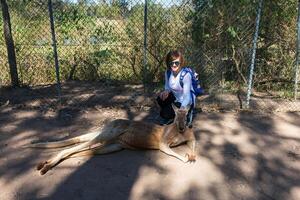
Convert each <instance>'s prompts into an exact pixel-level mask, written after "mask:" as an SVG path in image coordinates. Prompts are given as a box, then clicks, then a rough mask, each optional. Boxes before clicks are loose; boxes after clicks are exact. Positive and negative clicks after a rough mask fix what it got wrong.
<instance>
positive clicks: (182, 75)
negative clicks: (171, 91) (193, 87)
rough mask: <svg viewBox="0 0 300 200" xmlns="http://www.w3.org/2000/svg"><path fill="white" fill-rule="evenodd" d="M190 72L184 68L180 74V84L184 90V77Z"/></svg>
mask: <svg viewBox="0 0 300 200" xmlns="http://www.w3.org/2000/svg"><path fill="white" fill-rule="evenodd" d="M188 72H189V71H188V70H187V69H186V67H183V68H182V70H181V72H180V77H179V83H180V86H181V87H182V88H183V78H184V76H185V75H186V74H187V73H188Z"/></svg>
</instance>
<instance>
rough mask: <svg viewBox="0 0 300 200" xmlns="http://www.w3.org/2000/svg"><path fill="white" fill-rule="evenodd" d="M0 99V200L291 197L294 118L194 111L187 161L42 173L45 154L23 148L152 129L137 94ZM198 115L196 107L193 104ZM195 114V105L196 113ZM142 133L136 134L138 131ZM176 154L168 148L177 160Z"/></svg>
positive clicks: (126, 154) (72, 162)
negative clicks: (193, 157)
mask: <svg viewBox="0 0 300 200" xmlns="http://www.w3.org/2000/svg"><path fill="white" fill-rule="evenodd" d="M55 89H56V88H55V87H54V86H46V87H45V86H44V87H39V88H38V87H37V88H35V89H29V88H27V89H26V88H22V89H14V90H11V89H5V90H4V89H3V90H1V94H0V105H1V107H0V199H1V200H15V199H20V200H27V199H30V200H31V199H75V200H76V199H89V200H90V199H101V200H102V199H104V200H105V199H108V200H120V199H131V200H140V199H151V200H152V199H162V200H169V199H170V200H186V199H193V200H198V199H199V200H200V199H201V200H202V199H203V200H227V199H228V200H232V199H245V200H252V199H258V200H261V199H266V200H268V199H271V200H273V199H278V200H279V199H280V200H283V199H284V200H288V199H289V200H298V199H300V113H299V112H284V113H283V112H276V113H262V112H260V113H255V112H226V111H223V112H219V111H215V112H209V111H206V110H205V109H204V110H203V112H198V114H197V116H196V118H195V120H194V129H195V135H196V138H197V141H198V144H197V155H198V157H197V161H196V162H195V163H192V164H191V163H188V164H185V163H182V162H181V161H179V160H177V159H175V158H173V157H169V156H167V155H165V154H163V153H161V152H159V151H129V150H124V151H121V152H117V153H113V154H108V155H102V156H100V155H99V156H95V157H79V158H70V159H67V160H65V161H63V162H62V163H60V164H59V165H58V166H56V167H55V168H54V169H52V170H51V171H49V172H48V173H47V174H46V175H44V176H41V175H40V174H39V173H38V172H37V171H36V170H35V166H36V164H37V163H38V162H40V161H42V160H44V159H47V158H48V157H49V156H50V155H52V154H53V153H54V152H55V150H42V149H27V148H22V146H23V145H25V144H28V143H30V142H32V141H37V140H42V141H47V140H57V139H62V138H67V137H72V136H76V135H79V134H82V133H85V132H88V131H90V130H94V129H97V128H99V127H102V126H103V124H104V123H105V121H106V120H107V119H116V118H128V119H132V120H146V121H151V122H154V123H157V119H158V117H157V116H158V109H157V107H156V106H155V105H154V104H153V98H152V97H151V95H150V96H147V95H143V90H142V88H141V87H140V86H127V85H123V86H122V87H121V86H105V85H101V84H93V85H91V84H88V83H76V84H75V83H67V84H64V85H63V90H62V94H63V98H62V100H61V105H60V106H58V105H57V99H56V97H55V94H56V92H55ZM199 106H200V107H201V103H199ZM198 111H199V107H198ZM141 131H142V130H141ZM185 150H187V147H186V146H180V147H177V148H175V151H177V152H179V153H181V154H184V152H185Z"/></svg>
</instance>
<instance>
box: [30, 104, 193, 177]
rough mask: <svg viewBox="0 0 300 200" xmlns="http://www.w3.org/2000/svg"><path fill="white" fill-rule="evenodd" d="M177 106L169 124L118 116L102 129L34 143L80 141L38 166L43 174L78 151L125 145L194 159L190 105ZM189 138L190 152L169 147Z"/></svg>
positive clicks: (50, 144)
mask: <svg viewBox="0 0 300 200" xmlns="http://www.w3.org/2000/svg"><path fill="white" fill-rule="evenodd" d="M173 109H174V110H175V114H176V116H175V119H174V122H173V123H172V124H170V125H166V126H159V125H156V124H152V123H147V122H142V121H130V120H125V119H117V120H114V121H111V122H110V123H108V124H107V125H106V126H104V128H103V130H102V131H95V132H91V133H88V134H85V135H81V136H78V137H75V138H71V139H67V140H63V141H58V142H46V143H36V144H31V145H29V147H36V148H58V147H65V146H69V145H73V144H77V143H80V144H78V145H76V146H74V147H71V148H69V149H65V150H62V151H60V152H59V153H58V154H56V155H54V156H53V157H52V158H50V159H48V160H47V161H44V162H41V163H40V164H38V166H37V170H40V173H41V174H42V175H43V174H45V173H46V172H47V171H48V170H50V169H51V168H52V167H54V166H55V165H57V164H58V163H59V162H60V161H62V160H63V159H65V158H68V157H73V156H76V155H82V154H83V155H93V154H105V153H111V152H115V151H119V150H122V149H159V150H161V151H162V152H164V153H166V154H168V155H170V156H174V157H176V158H178V159H180V160H181V161H183V162H188V161H190V162H193V161H195V160H196V155H195V146H196V142H195V137H194V132H193V128H187V127H186V115H187V112H188V109H178V108H176V107H175V106H173ZM184 142H187V144H188V146H189V147H190V148H191V153H189V154H186V156H182V155H179V154H177V153H176V152H174V151H173V150H172V149H171V148H170V147H173V146H177V145H179V144H182V143H184Z"/></svg>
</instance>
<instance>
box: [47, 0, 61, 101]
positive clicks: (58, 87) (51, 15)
mask: <svg viewBox="0 0 300 200" xmlns="http://www.w3.org/2000/svg"><path fill="white" fill-rule="evenodd" d="M48 10H49V19H50V25H51V35H52V46H53V54H54V61H55V72H56V81H57V93H58V98H59V102H61V85H60V78H59V64H58V56H57V47H56V38H55V28H54V18H53V8H52V1H51V0H48Z"/></svg>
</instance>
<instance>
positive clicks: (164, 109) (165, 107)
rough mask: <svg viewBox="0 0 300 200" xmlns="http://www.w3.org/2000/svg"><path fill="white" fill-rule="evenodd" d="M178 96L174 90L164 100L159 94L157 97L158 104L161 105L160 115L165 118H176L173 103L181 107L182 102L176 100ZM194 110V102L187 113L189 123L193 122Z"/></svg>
mask: <svg viewBox="0 0 300 200" xmlns="http://www.w3.org/2000/svg"><path fill="white" fill-rule="evenodd" d="M175 100H176V98H175V96H174V95H173V93H172V92H170V94H169V96H168V97H167V98H166V99H165V100H164V101H163V100H162V99H161V98H160V97H159V96H158V97H157V98H156V101H157V103H158V105H159V106H160V113H159V114H160V116H161V117H162V118H164V119H174V117H175V112H174V110H173V108H172V103H173V104H174V105H175V106H176V107H177V108H180V107H181V103H179V102H175ZM193 110H194V104H192V105H191V107H190V109H189V112H188V115H187V123H188V124H190V123H192V120H193Z"/></svg>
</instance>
